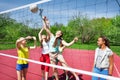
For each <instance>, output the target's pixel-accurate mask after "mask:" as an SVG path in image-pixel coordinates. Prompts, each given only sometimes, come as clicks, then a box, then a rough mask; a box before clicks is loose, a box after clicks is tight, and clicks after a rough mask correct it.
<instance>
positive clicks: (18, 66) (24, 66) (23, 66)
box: [16, 64, 28, 71]
mask: <svg viewBox="0 0 120 80" xmlns="http://www.w3.org/2000/svg"><path fill="white" fill-rule="evenodd" d="M26 68H28V64H17V65H16V70H18V71H20V70H23V69H26Z"/></svg>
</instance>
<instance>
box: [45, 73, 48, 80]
mask: <svg viewBox="0 0 120 80" xmlns="http://www.w3.org/2000/svg"><path fill="white" fill-rule="evenodd" d="M45 80H48V72H45Z"/></svg>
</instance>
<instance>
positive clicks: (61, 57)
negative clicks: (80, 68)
mask: <svg viewBox="0 0 120 80" xmlns="http://www.w3.org/2000/svg"><path fill="white" fill-rule="evenodd" d="M58 59H59V61H60V63H61V64H62V66H64V67H68V65H67V63H66V61H65V59H64V58H63V56H62V55H60V56H59V58H58ZM71 73H72V74H73V75H74V76H75V78H76V80H79V77H78V76H77V74H76V73H75V72H71Z"/></svg>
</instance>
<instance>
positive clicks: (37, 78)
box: [0, 47, 120, 80]
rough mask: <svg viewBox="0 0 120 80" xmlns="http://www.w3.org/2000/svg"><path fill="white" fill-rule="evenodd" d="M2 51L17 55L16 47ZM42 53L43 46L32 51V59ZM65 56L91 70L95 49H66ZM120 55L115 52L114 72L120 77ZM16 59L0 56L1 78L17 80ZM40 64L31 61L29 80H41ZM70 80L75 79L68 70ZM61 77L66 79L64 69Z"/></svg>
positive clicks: (72, 63)
mask: <svg viewBox="0 0 120 80" xmlns="http://www.w3.org/2000/svg"><path fill="white" fill-rule="evenodd" d="M0 53H4V54H9V55H14V56H17V52H16V49H10V50H0ZM40 55H41V48H39V47H38V48H37V49H34V50H31V51H30V59H32V60H37V61H39V57H40ZM63 56H64V58H65V60H66V62H67V63H68V65H69V66H70V67H72V68H76V69H80V70H86V71H91V70H92V65H93V60H94V51H93V50H78V49H65V50H64V52H63ZM119 61H120V57H119V56H117V55H116V54H114V73H113V76H116V77H120V62H119ZM15 67H16V59H13V58H9V57H4V56H0V80H17V75H16V69H15ZM40 69H41V68H40V65H38V64H34V63H29V69H28V74H27V80H41V70H40ZM68 75H69V80H75V78H74V77H73V75H72V74H71V73H70V72H68ZM78 75H79V77H80V78H81V80H91V76H88V75H84V74H78ZM51 76H52V68H50V75H49V80H52V77H51ZM59 79H60V80H65V74H64V72H63V70H59Z"/></svg>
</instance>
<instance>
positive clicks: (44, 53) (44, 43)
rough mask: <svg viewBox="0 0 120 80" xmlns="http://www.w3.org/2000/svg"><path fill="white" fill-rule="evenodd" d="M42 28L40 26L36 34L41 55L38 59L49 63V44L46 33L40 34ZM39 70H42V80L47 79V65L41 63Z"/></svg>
mask: <svg viewBox="0 0 120 80" xmlns="http://www.w3.org/2000/svg"><path fill="white" fill-rule="evenodd" d="M43 30H44V29H43V28H42V29H41V31H40V32H39V34H38V36H39V41H40V43H41V48H42V55H41V57H40V61H41V62H45V63H49V64H50V57H49V45H48V42H49V37H47V36H46V35H42V32H43ZM41 70H42V80H48V72H49V67H48V66H44V65H41Z"/></svg>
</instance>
